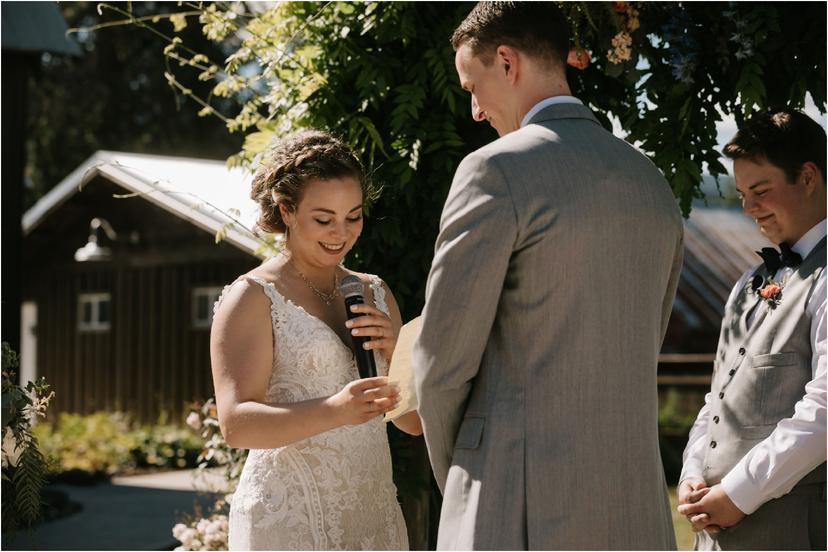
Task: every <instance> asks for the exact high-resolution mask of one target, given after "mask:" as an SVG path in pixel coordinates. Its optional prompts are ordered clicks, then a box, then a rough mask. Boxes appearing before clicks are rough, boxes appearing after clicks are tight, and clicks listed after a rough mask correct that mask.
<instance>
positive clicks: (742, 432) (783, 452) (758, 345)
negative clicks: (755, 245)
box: [678, 110, 826, 550]
mask: <svg viewBox="0 0 828 552" xmlns="http://www.w3.org/2000/svg"><path fill="white" fill-rule="evenodd" d="M825 151H826V141H825V131H824V130H823V129H822V127H820V126H819V125H818V124H817V123H816V122H814V121H813V120H811V119H810V118H808V117H807V116H805V115H803V114H802V113H799V112H797V111H793V110H779V111H771V112H768V113H762V114H759V115H756V116H754V117H753V118H752V119H751V120H750V121H748V122H747V123H746V124H745V125H744V126H743V127H742V128H741V129H740V130H739V132H738V133H737V134H736V136H735V137H734V138H733V140H731V142H730V143H729V144H728V145H727V146H726V147H725V149H724V154H725V155H726V156H727V157H729V158H731V159H733V170H734V173H735V176H736V188H737V189H738V191H739V194H740V196H741V198H742V207H743V209H744V211H745V213H747V214H748V215H750V216H751V217H753V219H754V220H755V221H756V224H758V225H759V228H760V230H761V231H762V233H763V234H764V235H765V236H767V238H768V239H769V240H770V241H772V242H773V243H775V244H778V245H779V248H780V251H776V250H775V249H773V248H765V249H763V250H762V251H761V252H759V255H760V256H761V257H762V259H763V261H764V262H763V263H762V264H760V265H758V266H757V267H755V268H753V269H751V270H749V271H747V272H746V273H745V274H744V275H743V276H742V278H741V279H740V280H739V281H738V282H737V284H736V287H734V288H733V291H732V292H731V294H730V298H729V299H728V302H727V306H726V307H725V314H724V320H723V322H722V331H721V336H720V338H719V348H718V351H717V354H716V361H715V367H714V371H713V381H712V386H711V392H710V393H709V394H708V395H707V396H706V397H705V405H704V406H703V407H702V409H701V412H699V416H698V419H697V420H696V423H695V425H694V426H693V428H692V430H691V432H690V439H689V442H688V444H687V448H686V449H685V451H684V469H683V470H682V475H681V482H680V484H679V492H678V494H679V507H678V510H679V512H680V513H682V514H684V515H686V516H687V518H688V520H689V521H690V523H691V524H692V525H693V529H694V530H696V531H699V532H698V533H697V537H696V549H697V550H734V549H736V550H762V549H767V550H771V549H793V550H807V549H811V550H825V546H826V523H825V515H826V510H825V493H826V486H825V480H826V464H825V458H826V448H825V447H826V440H825V425H826V424H825V413H826V410H825V397H826V378H825V371H826V367H825V364H826V356H825V352H826V320H825V301H826V282H825V279H826V277H825V233H826V231H825V201H826V193H825ZM757 260H758V259H757Z"/></svg>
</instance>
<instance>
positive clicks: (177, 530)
mask: <svg viewBox="0 0 828 552" xmlns="http://www.w3.org/2000/svg"><path fill="white" fill-rule="evenodd" d="M186 530H187V526H186V525H184V524H183V523H176V524H175V527H173V529H172V534H173V536H174V537H175V538H176V539H178V540H181V535H183V534H184V531H186Z"/></svg>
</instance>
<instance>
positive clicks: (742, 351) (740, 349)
mask: <svg viewBox="0 0 828 552" xmlns="http://www.w3.org/2000/svg"><path fill="white" fill-rule="evenodd" d="M746 352H747V351H745V348H744V347H739V354H740V355H742V356H744V354H745V353H746Z"/></svg>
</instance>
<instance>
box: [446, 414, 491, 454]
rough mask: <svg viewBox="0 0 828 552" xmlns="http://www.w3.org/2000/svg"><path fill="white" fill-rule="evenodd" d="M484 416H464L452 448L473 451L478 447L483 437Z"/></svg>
mask: <svg viewBox="0 0 828 552" xmlns="http://www.w3.org/2000/svg"><path fill="white" fill-rule="evenodd" d="M485 421H486V418H485V417H484V416H466V417H465V418H463V422H462V423H461V424H460V430H459V431H458V432H457V441H455V444H454V447H455V448H459V449H474V448H477V447H478V445H480V439H481V438H482V437H483V425H484V422H485Z"/></svg>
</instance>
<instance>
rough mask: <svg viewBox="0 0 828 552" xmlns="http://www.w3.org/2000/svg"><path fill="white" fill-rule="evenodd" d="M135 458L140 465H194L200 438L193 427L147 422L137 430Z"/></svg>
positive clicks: (133, 451)
mask: <svg viewBox="0 0 828 552" xmlns="http://www.w3.org/2000/svg"><path fill="white" fill-rule="evenodd" d="M135 437H136V440H137V446H136V447H135V448H134V449H133V450H132V457H133V459H134V460H135V462H136V464H137V466H138V467H159V468H194V467H195V466H196V465H197V462H196V459H197V458H198V455H199V453H200V452H201V446H202V443H201V440H200V439H199V438H198V436H196V435H195V434H194V433H193V432H192V430H190V429H184V428H180V427H176V426H171V425H161V426H153V425H146V426H144V427H142V428H141V429H139V430H137V431H136V432H135Z"/></svg>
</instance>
